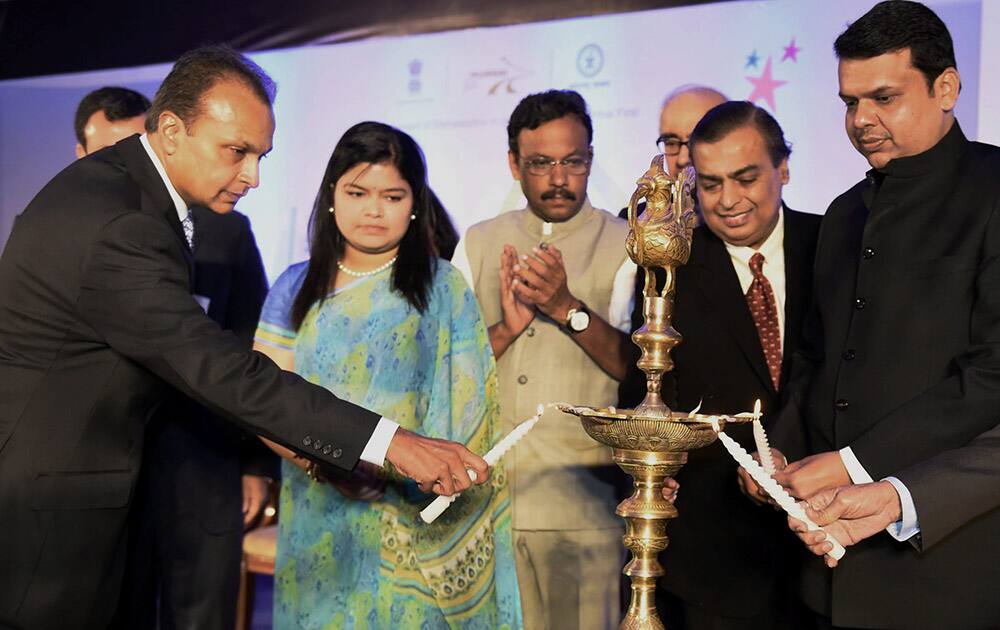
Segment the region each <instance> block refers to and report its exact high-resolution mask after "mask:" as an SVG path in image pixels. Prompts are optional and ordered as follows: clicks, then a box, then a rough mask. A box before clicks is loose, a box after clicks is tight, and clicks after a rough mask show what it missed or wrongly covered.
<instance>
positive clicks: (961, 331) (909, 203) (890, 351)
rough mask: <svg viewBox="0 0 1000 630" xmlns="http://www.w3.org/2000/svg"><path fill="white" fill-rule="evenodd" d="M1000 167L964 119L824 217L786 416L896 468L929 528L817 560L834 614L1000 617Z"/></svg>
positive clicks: (884, 622)
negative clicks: (812, 299) (830, 560)
mask: <svg viewBox="0 0 1000 630" xmlns="http://www.w3.org/2000/svg"><path fill="white" fill-rule="evenodd" d="M998 173H1000V148H997V147H993V146H989V145H984V144H979V143H975V142H969V141H968V140H966V138H965V136H964V135H963V134H962V131H961V129H960V128H959V126H958V124H957V123H955V125H954V127H953V128H952V129H951V131H949V133H948V134H947V135H946V136H945V137H944V138H943V139H942V140H941V141H940V142H939V143H938V144H937V145H936V146H935V147H933V148H931V149H930V150H928V151H926V152H925V153H922V154H920V155H917V156H911V157H907V158H902V159H897V160H893V161H892V162H890V163H889V164H888V165H887V166H886V167H885V168H884V169H882V170H881V171H880V172H874V171H873V172H871V173H870V174H869V178H868V180H866V181H862V182H860V183H859V184H857V185H856V186H854V187H853V188H851V189H850V190H849V191H847V192H846V193H844V194H843V195H841V196H840V197H838V198H837V199H836V200H835V201H834V202H833V204H832V205H831V206H830V209H829V210H828V211H827V214H826V217H825V218H824V221H823V229H822V231H821V234H820V238H819V244H818V245H817V249H816V269H815V287H816V308H815V310H814V311H813V314H812V316H810V318H809V322H808V323H807V326H806V339H805V342H804V344H805V345H804V348H803V352H801V353H799V354H798V355H797V356H796V357H795V361H794V365H793V377H792V382H791V383H790V387H789V393H790V394H791V395H792V397H793V400H794V401H795V406H793V407H789V408H788V413H782V415H781V419H780V423H785V421H786V419H787V420H788V425H789V426H791V427H797V426H800V425H801V423H800V420H799V417H798V414H797V413H795V412H796V411H799V410H800V411H801V414H802V416H803V418H802V419H803V420H804V426H805V427H806V429H807V435H806V437H807V441H806V444H807V447H808V451H809V452H824V451H834V450H839V449H841V448H843V447H845V446H850V447H851V449H852V450H853V451H854V453H855V455H856V456H857V458H858V460H859V461H860V463H861V465H862V466H864V467H865V469H866V470H867V471H868V473H869V474H870V475H871V476H872V477H873V478H874V479H876V480H878V479H882V478H884V477H887V476H895V477H897V478H899V479H900V480H901V481H902V482H903V483H904V484H905V485H906V487H907V488H908V489H909V491H910V492H911V494H912V496H913V499H914V503H915V505H916V511H917V517H918V519H919V524H920V530H921V535H920V538H919V539H917V540H911V543H912V544H911V543H899V542H896V541H894V540H893V539H892V538H891V537H890V536H889V535H888V534H877V535H875V536H872V537H871V538H868V539H867V540H865V541H863V542H862V543H861V544H859V545H856V546H853V547H849V548H848V551H847V556H846V557H845V558H844V560H843V561H842V562H841V563H840V565H839V566H838V567H837V569H836V570H834V571H832V572H829V571H826V570H825V569H823V568H822V567H821V566H820V562H819V561H818V559H817V561H816V562H813V563H811V569H812V570H813V571H812V572H811V573H810V574H809V575H807V576H806V580H805V581H804V585H805V587H806V592H805V594H806V596H807V602H808V603H809V604H810V605H811V606H813V607H814V608H817V609H819V610H821V611H823V612H828V613H830V614H832V618H833V622H834V624H836V625H844V626H858V627H880V628H890V627H893V628H987V627H989V628H995V627H1000V598H998V597H997V596H996V593H997V584H1000V562H998V561H997V559H998V558H1000V546H998V542H997V541H998V540H1000V457H998V455H1000V435H998V433H1000V425H998V417H1000V182H998V179H997V174H998ZM977 436H978V437H977ZM772 437H781V434H780V433H776V434H774V435H773V436H772ZM781 439H782V442H780V443H776V446H778V447H779V448H781V447H782V446H784V442H785V441H786V440H785V439H784V438H781ZM787 442H788V443H789V445H790V448H789V450H791V448H794V441H793V440H787ZM991 452H992V456H991V455H990V453H991ZM801 454H803V453H792V455H793V456H794V455H801ZM830 580H832V583H831V582H829V581H830Z"/></svg>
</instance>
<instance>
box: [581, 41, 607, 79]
mask: <svg viewBox="0 0 1000 630" xmlns="http://www.w3.org/2000/svg"><path fill="white" fill-rule="evenodd" d="M602 68H604V51H603V50H601V47H600V46H598V45H597V44H587V45H586V46H584V47H583V48H581V49H580V52H578V53H577V54H576V69H577V71H578V72H579V73H580V74H582V75H583V76H585V77H587V78H588V79H589V78H590V77H594V76H597V74H598V73H599V72H600V71H601V69H602Z"/></svg>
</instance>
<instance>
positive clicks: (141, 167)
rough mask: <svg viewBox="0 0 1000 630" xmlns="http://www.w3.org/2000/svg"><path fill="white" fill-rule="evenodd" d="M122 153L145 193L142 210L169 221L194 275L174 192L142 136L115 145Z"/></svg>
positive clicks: (189, 250)
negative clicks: (144, 145) (148, 151)
mask: <svg viewBox="0 0 1000 630" xmlns="http://www.w3.org/2000/svg"><path fill="white" fill-rule="evenodd" d="M115 148H116V149H117V150H118V152H119V154H120V155H121V156H122V159H123V161H124V162H125V168H126V170H128V173H129V175H131V177H132V179H133V180H135V182H136V183H137V184H138V185H139V188H140V189H141V190H142V200H141V202H140V203H141V208H140V210H141V211H142V212H144V213H146V214H150V215H153V216H155V217H158V218H160V219H162V220H164V221H166V222H167V225H169V226H170V229H171V230H173V232H174V234H175V235H176V236H177V238H178V239H179V240H180V244H181V249H182V250H183V251H184V257H185V259H186V261H187V265H188V271H189V272H190V274H192V279H193V274H194V256H193V254H192V252H191V248H190V247H189V246H188V242H187V238H186V237H185V236H184V228H183V227H182V226H181V220H180V218H179V217H178V216H177V208H176V207H175V206H174V202H173V200H172V199H171V198H170V193H169V192H167V187H166V186H165V185H164V183H163V179H162V178H161V177H160V173H159V172H158V171H157V170H156V166H154V165H153V162H152V161H150V159H149V155H148V154H147V153H146V149H145V148H143V146H142V143H141V142H140V141H139V136H132V137H130V138H126V139H125V140H122V141H121V142H119V143H118V144H116V145H115Z"/></svg>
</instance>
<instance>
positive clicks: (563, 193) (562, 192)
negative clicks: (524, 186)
mask: <svg viewBox="0 0 1000 630" xmlns="http://www.w3.org/2000/svg"><path fill="white" fill-rule="evenodd" d="M556 197H562V198H563V199H566V200H567V201H576V195H574V194H573V193H572V192H571V191H569V190H567V189H565V188H553V189H551V190H546V191H545V192H543V193H542V201H548V200H549V199H555V198H556Z"/></svg>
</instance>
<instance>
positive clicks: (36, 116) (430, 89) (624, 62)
mask: <svg viewBox="0 0 1000 630" xmlns="http://www.w3.org/2000/svg"><path fill="white" fill-rule="evenodd" d="M872 4H873V3H872V2H871V1H870V0H865V1H862V0H841V1H838V2H829V1H816V0H809V1H801V0H781V1H777V0H776V1H766V2H765V1H761V2H729V3H723V4H715V5H700V6H692V7H684V8H674V9H664V10H657V11H645V12H637V13H629V14H621V15H611V16H601V17H594V18H578V19H572V20H564V21H556V22H543V23H534V24H524V25H518V26H506V27H498V28H486V29H472V30H464V31H454V32H447V33H439V34H432V35H420V36H411V37H406V38H380V39H371V40H366V41H361V42H356V43H345V44H339V45H334V46H325V47H304V48H298V49H292V50H284V51H276V52H268V53H261V54H254V55H253V58H254V59H255V60H256V61H257V62H258V63H260V64H261V65H262V66H263V67H264V68H265V69H266V70H267V71H268V72H269V73H271V74H272V76H273V77H274V78H275V79H276V81H277V82H278V85H279V91H278V99H277V103H276V105H275V115H276V118H277V131H276V133H275V138H274V151H273V153H272V155H270V156H268V158H267V159H266V160H265V161H264V163H263V166H262V173H261V180H262V183H261V185H260V187H259V188H258V189H257V190H255V191H253V192H251V193H250V194H249V195H248V196H247V197H246V198H245V199H244V200H243V201H241V203H240V206H239V208H238V209H239V210H240V211H241V212H243V213H245V214H247V215H248V216H249V217H250V218H251V220H252V222H253V227H254V231H255V233H256V235H257V240H258V243H259V245H260V249H261V253H262V255H263V257H264V262H265V265H266V266H267V270H268V274H269V276H270V278H271V279H272V280H273V279H274V278H275V277H276V276H277V274H279V273H280V272H281V271H282V270H283V269H284V268H285V267H286V266H287V265H288V264H289V263H291V262H293V261H296V260H301V259H303V258H305V257H306V255H307V254H306V238H305V234H306V223H307V221H308V217H309V213H310V211H311V209H312V204H313V200H314V198H315V195H316V190H317V187H318V185H319V180H320V177H321V176H322V173H323V169H324V167H325V164H326V161H327V159H328V158H329V155H330V152H331V151H332V149H333V146H334V144H335V143H336V141H337V139H338V138H339V137H340V135H341V133H342V132H343V131H344V130H345V129H347V128H348V127H349V126H350V125H352V124H354V123H356V122H359V121H362V120H379V121H383V122H387V123H390V124H393V125H396V126H398V127H400V128H402V129H404V130H406V131H407V132H409V133H411V134H412V135H413V136H414V137H415V138H416V139H417V141H418V142H419V143H420V145H421V146H422V147H423V150H424V152H425V155H426V157H427V162H428V166H429V171H430V180H431V184H432V186H433V187H434V189H435V190H436V191H437V193H438V194H439V196H440V197H441V199H442V200H443V201H444V202H445V204H446V206H447V208H448V210H449V212H450V213H451V216H452V218H453V219H454V221H455V223H456V225H457V226H458V227H459V229H460V230H461V231H464V230H465V229H466V228H467V227H468V226H469V225H471V224H473V223H475V222H477V221H480V220H483V219H486V218H489V217H492V216H494V215H496V214H497V213H498V212H500V211H502V210H506V209H510V208H514V207H518V206H520V205H521V204H523V198H522V197H521V195H520V190H519V189H518V188H517V187H516V186H515V185H514V183H513V181H512V179H511V176H510V173H509V170H508V167H507V156H506V151H507V149H506V147H507V138H506V122H507V119H508V117H509V115H510V112H511V110H512V109H513V107H514V106H515V105H516V104H517V102H518V101H519V100H520V99H521V98H522V97H524V96H525V95H526V94H529V93H531V92H537V91H540V90H545V89H548V88H572V89H575V90H577V91H579V92H580V93H581V94H582V95H583V96H584V98H585V99H586V100H587V102H588V104H589V106H590V110H591V115H592V117H593V119H594V154H595V159H594V167H593V174H592V176H591V179H590V196H591V200H592V201H593V202H594V204H595V205H596V206H598V207H604V208H607V209H611V210H614V211H617V210H618V209H619V208H621V207H622V206H623V204H624V203H625V201H626V200H627V199H628V196H629V194H630V193H631V191H632V189H633V185H634V181H635V179H636V177H638V175H640V174H641V173H642V172H643V171H644V170H645V169H646V167H647V166H648V165H649V160H650V158H651V157H652V156H653V154H654V152H655V150H656V148H655V145H654V140H655V138H656V135H657V121H658V115H659V106H660V103H661V101H662V99H663V96H664V95H665V94H667V93H668V92H670V91H671V90H673V89H674V88H676V87H678V86H680V85H683V84H688V83H703V84H707V85H711V86H714V87H716V88H718V89H720V90H722V91H723V92H725V93H726V94H727V95H728V96H729V97H730V98H733V99H751V100H754V101H755V102H756V103H758V104H759V105H761V106H763V107H765V108H767V109H768V110H769V111H771V112H772V113H773V114H774V115H775V116H776V118H777V119H778V121H779V122H780V123H781V125H782V127H783V128H784V130H785V134H786V136H787V138H788V139H789V140H790V141H791V143H792V144H793V153H792V157H791V161H790V170H791V182H790V184H789V185H788V186H787V187H786V188H785V199H786V201H787V202H788V204H789V205H790V206H791V207H793V208H796V209H799V210H804V211H808V212H814V213H822V212H824V211H825V209H826V207H827V205H828V204H829V202H830V201H831V200H832V199H833V197H834V196H835V195H836V194H838V193H839V192H841V191H843V190H844V189H846V188H847V187H849V186H850V185H851V184H852V183H853V182H855V181H857V180H858V179H860V178H861V177H862V176H863V173H864V171H865V170H866V167H867V165H866V164H865V162H864V161H863V160H862V159H861V158H860V157H859V156H858V155H857V154H856V153H855V152H854V150H853V149H852V148H851V146H850V144H849V142H848V141H847V138H846V136H845V134H844V131H843V105H842V104H841V102H840V100H839V99H838V98H837V79H836V60H835V58H834V56H833V53H832V42H833V40H834V38H835V37H836V35H837V34H839V33H840V32H841V31H842V30H843V29H844V27H845V26H846V24H847V23H849V22H850V21H851V20H852V19H855V18H856V17H858V16H860V15H861V14H862V13H863V12H864V11H866V10H867V9H868V7H870V6H871V5H872ZM930 5H931V6H932V7H933V8H934V9H935V10H936V11H937V12H938V14H939V15H941V17H942V18H943V19H944V20H945V22H946V23H947V24H948V26H949V28H950V29H951V32H952V35H953V37H954V39H955V47H956V54H957V57H958V66H959V70H960V72H961V75H962V95H961V98H960V103H959V107H958V118H959V120H960V121H961V124H962V127H963V129H964V131H965V133H966V134H967V135H968V136H969V137H971V138H978V139H980V140H984V141H990V142H993V143H1000V105H998V104H1000V77H998V76H997V74H998V66H1000V64H998V61H1000V43H998V42H1000V0H953V1H937V2H931V3H930ZM168 70H169V66H168V65H158V66H146V67H138V68H128V69H120V70H113V71H104V72H92V73H81V74H73V75H61V76H54V77H44V78H37V79H22V80H14V81H6V82H0V245H2V244H3V243H4V242H6V238H7V235H8V233H9V231H10V227H11V224H12V222H13V219H14V216H16V214H17V213H19V212H21V210H22V209H23V208H24V206H25V205H26V204H27V203H28V201H29V200H30V199H31V197H32V196H33V195H34V194H35V193H36V192H37V191H38V189H39V188H40V187H41V186H42V185H43V184H44V183H45V182H46V181H47V180H48V179H49V178H51V177H52V176H53V175H54V174H55V173H57V172H58V171H59V170H60V169H62V168H63V167H65V166H66V165H67V164H69V163H70V162H71V161H72V159H73V157H74V155H73V147H74V143H75V139H74V136H73V129H72V118H73V112H74V109H75V107H76V104H77V102H78V100H79V99H80V98H81V97H82V96H83V95H84V94H85V93H86V92H88V91H90V90H92V89H94V88H97V87H100V86H103V85H124V86H127V87H131V88H133V89H136V90H139V91H141V92H144V93H146V94H148V95H149V96H152V95H153V93H154V92H155V90H156V87H157V85H158V84H159V81H160V80H162V78H163V77H164V76H165V75H166V73H167V71H168Z"/></svg>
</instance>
